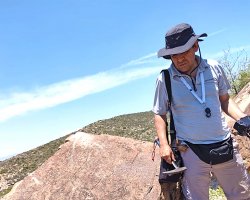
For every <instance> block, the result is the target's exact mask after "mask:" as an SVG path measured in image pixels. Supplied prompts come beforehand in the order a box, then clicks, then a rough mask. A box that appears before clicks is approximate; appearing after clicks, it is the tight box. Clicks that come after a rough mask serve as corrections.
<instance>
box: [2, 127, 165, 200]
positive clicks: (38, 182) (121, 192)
mask: <svg viewBox="0 0 250 200" xmlns="http://www.w3.org/2000/svg"><path fill="white" fill-rule="evenodd" d="M151 153H152V143H150V142H143V141H137V140H133V139H130V138H123V137H118V136H110V135H91V134H87V133H84V132H77V133H75V134H73V135H71V136H70V137H69V138H68V139H67V140H66V142H65V144H63V145H62V146H61V147H60V149H59V150H58V151H57V152H56V153H55V154H54V156H52V157H50V158H49V159H48V160H47V161H46V162H45V163H44V164H43V165H42V166H40V167H39V168H38V169H37V170H36V171H34V172H33V173H32V174H30V175H28V176H27V177H25V178H24V179H23V180H22V181H20V182H18V183H17V184H15V185H14V187H13V189H12V191H11V192H10V193H8V194H7V195H6V196H5V197H4V198H3V199H4V200H45V199H48V200H80V199H88V200H97V199H100V200H101V199H107V200H109V199H110V200H111V199H112V200H116V199H124V200H126V199H127V200H131V199H133V200H136V199H138V200H139V199H148V200H152V199H157V198H158V196H159V194H160V185H159V183H158V174H159V162H160V161H159V156H156V157H155V158H156V160H155V162H153V161H152V160H151Z"/></svg>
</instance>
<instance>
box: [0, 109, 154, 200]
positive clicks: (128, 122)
mask: <svg viewBox="0 0 250 200" xmlns="http://www.w3.org/2000/svg"><path fill="white" fill-rule="evenodd" d="M78 131H83V132H87V133H92V134H109V135H118V136H123V137H130V138H134V139H139V140H146V141H153V139H154V136H155V128H154V123H153V113H152V112H150V111H148V112H141V113H134V114H126V115H121V116H117V117H113V118H110V119H106V120H100V121H97V122H95V123H92V124H89V125H87V126H85V127H83V128H82V129H80V130H78ZM75 132H76V131H75ZM72 133H74V132H72ZM72 133H70V134H72ZM70 134H69V135H70ZM69 135H66V136H64V137H61V138H59V139H57V140H54V141H51V142H49V143H47V144H45V145H42V146H40V147H37V148H35V149H32V150H30V151H27V152H25V153H22V154H19V155H17V156H14V157H12V158H10V159H7V160H4V161H0V197H1V196H3V195H5V194H6V193H8V192H9V191H10V190H11V188H12V187H13V185H14V184H15V183H16V182H18V181H20V180H22V179H23V178H24V177H25V176H27V175H28V174H29V173H31V172H33V171H34V170H36V169H37V168H38V167H39V166H40V165H42V164H43V163H44V162H45V161H46V160H47V159H48V158H49V157H50V156H52V155H53V154H54V153H55V152H56V151H57V150H58V148H59V146H60V145H61V144H63V143H64V141H65V139H66V138H67V137H68V136H69Z"/></svg>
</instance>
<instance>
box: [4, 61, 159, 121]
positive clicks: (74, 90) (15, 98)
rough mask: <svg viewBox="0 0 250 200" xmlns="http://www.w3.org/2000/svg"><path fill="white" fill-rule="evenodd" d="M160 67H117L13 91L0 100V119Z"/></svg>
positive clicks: (108, 86)
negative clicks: (20, 90)
mask: <svg viewBox="0 0 250 200" xmlns="http://www.w3.org/2000/svg"><path fill="white" fill-rule="evenodd" d="M161 68H162V67H160V66H154V67H147V68H146V67H144V68H137V69H126V68H120V69H118V70H111V71H106V72H101V73H98V74H95V75H92V76H86V77H82V78H77V79H71V80H67V81H63V82H59V83H55V84H52V85H48V86H44V87H41V88H37V89H36V90H34V91H31V92H29V93H12V94H11V95H10V96H9V97H8V98H7V97H6V98H4V99H3V98H2V99H1V100H0V121H5V120H7V119H10V118H11V117H14V116H17V115H21V114H23V113H27V112H29V111H34V110H39V109H45V108H48V107H53V106H56V105H59V104H63V103H66V102H70V101H73V100H76V99H79V98H82V97H84V96H87V95H90V94H93V93H97V92H101V91H104V90H107V89H110V88H113V87H117V86H119V85H122V84H125V83H128V82H130V81H133V80H136V79H141V78H145V77H148V76H150V75H153V74H156V73H159V71H160V70H161Z"/></svg>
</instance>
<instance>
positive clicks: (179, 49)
mask: <svg viewBox="0 0 250 200" xmlns="http://www.w3.org/2000/svg"><path fill="white" fill-rule="evenodd" d="M200 37H207V34H206V33H203V34H201V35H195V36H193V37H191V38H190V39H189V40H188V41H187V43H186V44H184V45H182V46H179V47H175V48H172V49H166V48H162V49H160V50H159V51H158V53H157V55H158V58H159V57H163V58H165V59H170V58H171V57H170V55H174V54H180V53H183V52H185V51H187V50H189V49H190V48H191V47H192V46H193V45H194V43H195V42H196V41H197V40H198V41H203V40H202V39H199V38H200Z"/></svg>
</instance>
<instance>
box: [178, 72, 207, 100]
mask: <svg viewBox="0 0 250 200" xmlns="http://www.w3.org/2000/svg"><path fill="white" fill-rule="evenodd" d="M180 79H181V82H182V83H183V84H184V85H185V86H186V87H187V89H188V90H189V91H190V92H191V93H192V95H193V96H194V97H195V98H196V99H197V100H198V101H199V102H200V103H201V104H203V103H205V102H206V97H205V94H206V92H205V81H204V75H203V72H201V73H200V79H201V93H202V95H201V98H200V97H198V95H197V94H196V92H195V91H194V90H193V89H192V88H191V87H190V85H189V84H188V83H187V81H186V80H185V79H184V78H183V77H180Z"/></svg>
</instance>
